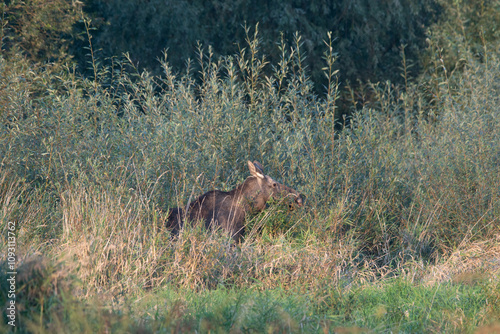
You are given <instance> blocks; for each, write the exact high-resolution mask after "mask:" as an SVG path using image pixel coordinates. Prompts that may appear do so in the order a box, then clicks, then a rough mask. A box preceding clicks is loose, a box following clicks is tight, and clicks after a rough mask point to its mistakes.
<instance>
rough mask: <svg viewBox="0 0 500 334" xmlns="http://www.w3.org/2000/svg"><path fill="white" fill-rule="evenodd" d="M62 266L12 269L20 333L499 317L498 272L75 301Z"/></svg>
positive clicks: (360, 325)
mask: <svg viewBox="0 0 500 334" xmlns="http://www.w3.org/2000/svg"><path fill="white" fill-rule="evenodd" d="M66 269H67V268H64V267H63V266H61V265H53V264H51V263H50V262H48V261H46V260H44V259H43V258H35V259H31V260H30V261H28V262H26V263H25V264H24V265H23V266H22V267H21V268H20V278H21V279H20V283H21V286H22V288H21V289H20V292H19V294H20V296H19V300H22V302H21V303H20V305H22V306H21V307H20V313H19V316H20V319H19V322H20V324H21V326H20V327H18V329H19V331H18V332H21V333H24V332H32V333H51V332H58V333H69V332H81V333H98V332H99V333H104V332H110V331H111V332H133V333H171V332H176V333H184V332H202V333H206V332H212V333H225V332H255V333H261V332H305V333H313V332H341V333H350V332H353V333H354V332H357V333H359V332H369V331H373V332H387V333H388V332H399V333H416V332H436V333H443V332H463V333H466V332H473V331H474V330H476V329H477V328H478V327H481V326H483V327H485V329H484V330H485V333H486V332H488V331H491V330H494V328H496V327H494V326H495V321H498V320H499V319H500V317H499V311H500V281H499V280H498V277H496V278H495V279H492V278H493V277H494V276H489V275H488V274H485V273H484V272H483V273H481V274H478V273H476V274H468V275H459V276H456V277H455V279H454V280H452V281H448V282H435V283H433V284H428V283H422V282H419V283H415V282H410V280H409V277H406V278H405V277H404V275H400V277H399V278H387V279H382V280H377V281H375V282H372V283H366V284H359V283H358V284H352V283H349V284H348V283H347V282H340V284H338V285H330V286H325V288H324V289H323V291H322V294H321V295H318V294H317V293H316V294H311V293H310V292H307V288H306V287H300V286H296V287H294V288H293V289H290V290H283V289H281V288H273V289H260V288H259V286H254V287H253V288H250V289H240V288H225V287H218V288H215V289H211V290H203V291H194V290H192V289H186V288H178V287H174V286H170V285H166V286H163V287H161V288H157V289H154V290H152V291H145V290H140V291H136V292H135V293H133V294H116V295H114V296H111V295H108V294H107V293H105V294H104V295H98V296H95V297H92V298H86V299H84V300H83V302H82V300H79V299H78V298H75V297H74V295H73V291H71V290H72V289H74V288H75V287H76V286H77V285H78V284H77V283H76V282H75V281H71V279H70V276H69V275H68V274H67V271H66ZM400 274H401V273H400ZM3 281H5V277H2V282H3ZM303 288H306V289H305V290H304V289H303ZM304 291H306V292H304ZM103 297H104V298H103ZM7 329H9V327H7V326H6V325H4V327H3V330H7Z"/></svg>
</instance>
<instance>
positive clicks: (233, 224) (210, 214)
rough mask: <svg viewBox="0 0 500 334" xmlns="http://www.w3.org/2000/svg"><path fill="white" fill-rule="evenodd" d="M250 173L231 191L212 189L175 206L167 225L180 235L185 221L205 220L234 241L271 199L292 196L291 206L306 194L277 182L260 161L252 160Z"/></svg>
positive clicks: (290, 198)
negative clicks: (246, 218) (249, 220)
mask: <svg viewBox="0 0 500 334" xmlns="http://www.w3.org/2000/svg"><path fill="white" fill-rule="evenodd" d="M247 163H248V169H249V170H250V176H249V177H248V178H247V179H246V180H245V181H244V182H243V183H242V184H240V185H238V186H236V188H234V189H233V190H231V191H228V192H226V191H220V190H212V191H209V192H207V193H205V194H203V195H201V196H200V197H198V199H196V200H195V201H194V202H192V203H188V204H187V206H186V209H183V208H173V209H170V211H169V213H168V218H167V222H166V224H165V226H166V228H167V229H169V230H171V231H172V233H173V234H177V233H178V232H179V230H180V228H182V226H183V225H184V223H185V221H186V220H187V221H191V222H197V221H202V222H204V224H205V227H206V228H207V229H209V228H214V227H221V228H222V229H224V230H225V231H227V232H228V233H229V234H230V235H231V236H232V237H233V239H234V240H236V241H239V240H241V237H242V236H243V235H244V232H245V225H244V221H245V217H246V216H247V215H254V214H256V213H258V212H260V211H262V210H264V209H265V208H266V203H267V201H268V200H269V199H270V198H271V197H273V198H275V199H280V200H285V199H289V205H290V206H291V207H292V205H293V204H295V205H297V206H298V207H301V206H302V205H303V204H304V200H305V196H304V195H302V194H299V193H298V192H297V191H296V190H294V189H292V188H289V187H287V186H285V185H283V184H280V183H278V182H276V181H275V180H274V179H273V178H272V177H270V176H269V175H266V174H264V168H263V167H262V165H261V164H260V163H259V162H257V161H254V162H251V161H248V162H247Z"/></svg>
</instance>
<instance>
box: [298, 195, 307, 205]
mask: <svg viewBox="0 0 500 334" xmlns="http://www.w3.org/2000/svg"><path fill="white" fill-rule="evenodd" d="M305 200H306V196H304V195H302V194H300V195H299V196H297V197H296V198H295V204H297V206H298V207H301V206H302V205H304V202H305Z"/></svg>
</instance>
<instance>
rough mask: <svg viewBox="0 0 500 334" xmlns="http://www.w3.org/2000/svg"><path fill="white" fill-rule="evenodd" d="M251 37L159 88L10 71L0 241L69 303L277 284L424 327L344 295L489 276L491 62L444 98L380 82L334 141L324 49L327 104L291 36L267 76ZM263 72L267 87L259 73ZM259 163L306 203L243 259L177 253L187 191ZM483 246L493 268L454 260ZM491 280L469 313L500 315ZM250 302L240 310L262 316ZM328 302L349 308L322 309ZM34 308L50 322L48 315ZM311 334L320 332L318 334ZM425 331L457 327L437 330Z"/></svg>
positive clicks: (120, 69) (124, 75) (204, 245)
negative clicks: (13, 230)
mask: <svg viewBox="0 0 500 334" xmlns="http://www.w3.org/2000/svg"><path fill="white" fill-rule="evenodd" d="M247 34H248V38H247V47H246V48H245V49H241V50H240V53H239V54H237V55H234V56H231V57H226V58H222V59H214V58H213V56H212V53H211V49H210V48H208V49H205V48H203V47H202V46H200V47H199V50H198V59H197V60H196V61H194V62H192V61H189V62H188V64H187V67H186V71H185V72H183V73H174V72H173V71H172V69H171V68H170V66H169V64H168V57H167V55H165V58H164V59H162V60H160V66H161V67H162V69H163V73H164V75H163V76H161V77H152V76H150V75H149V74H148V73H147V72H143V73H139V72H137V71H136V70H135V67H134V65H133V64H132V62H131V61H129V60H127V59H126V58H125V59H124V60H123V61H116V62H115V65H114V66H113V67H109V68H99V67H98V66H97V64H96V63H94V65H96V66H94V68H95V69H96V73H95V76H94V78H95V80H93V81H90V80H87V79H81V78H79V77H78V76H77V75H76V74H75V72H74V71H72V70H71V69H69V68H68V69H67V70H66V71H63V72H60V73H54V72H53V71H52V70H51V68H50V67H48V68H36V67H29V65H28V63H26V61H25V60H23V59H22V58H20V57H16V56H15V55H12V56H11V57H10V58H9V59H5V58H0V64H1V67H0V76H1V77H2V78H5V85H4V86H3V87H2V90H1V94H0V95H1V97H0V99H1V101H3V102H4V103H3V104H2V106H0V111H1V113H0V118H1V124H2V125H1V132H0V156H1V157H2V160H1V166H0V195H1V196H0V214H1V220H0V221H1V224H2V225H1V228H0V229H1V230H2V238H6V235H7V234H6V226H7V224H6V223H7V222H8V221H16V222H17V223H18V230H17V238H18V257H19V260H20V261H21V262H22V261H23V259H25V258H29V257H30V256H31V255H32V254H37V253H38V254H39V253H42V254H44V255H45V256H46V257H48V258H49V259H51V261H55V262H58V263H59V262H60V263H63V265H64V268H65V269H64V270H68V271H69V272H70V273H71V275H73V276H72V277H74V279H76V280H77V281H79V282H80V285H79V287H77V288H74V289H72V291H73V292H75V293H76V295H77V296H78V298H81V299H85V300H89V301H90V300H91V298H92V296H96V295H101V294H102V295H106V296H109V300H110V303H111V304H112V303H113V301H116V300H119V299H120V298H121V297H120V296H124V295H134V296H135V295H140V294H141V293H142V292H141V291H143V290H144V289H146V290H148V289H159V288H162V287H167V286H168V287H177V288H180V289H185V290H182V291H196V292H201V291H205V292H206V291H208V290H213V289H215V290H216V291H218V290H219V289H226V288H231V289H243V288H244V289H248V288H254V289H256V291H261V290H265V291H277V289H282V290H283V291H290V292H293V293H296V294H303V295H304V296H305V298H310V300H312V301H313V302H312V303H313V306H312V309H314V312H319V313H318V314H322V316H324V317H325V318H324V319H323V320H325V319H326V318H328V317H330V316H331V317H333V319H337V320H338V319H340V320H338V322H337V323H339V324H342V323H345V324H348V325H349V326H368V327H371V328H374V329H377V328H378V329H381V330H387V328H400V327H397V326H399V325H395V324H396V323H401V322H405V321H408V326H409V327H404V326H403V327H404V328H405V329H404V331H412V330H413V329H415V328H416V330H420V329H422V328H421V327H418V326H417V327H411V325H410V324H412V323H413V324H415V323H416V322H418V321H420V320H422V319H426V320H427V319H429V317H430V314H431V312H433V306H431V309H423V310H421V312H423V313H421V315H422V314H423V315H424V318H422V317H421V316H417V317H416V318H412V317H411V316H409V315H408V316H406V315H405V313H404V312H405V311H404V310H403V309H401V310H399V311H398V310H394V312H393V311H390V310H389V311H387V307H389V306H384V307H385V310H386V311H385V312H386V313H391V312H392V313H391V314H393V315H394V314H396V315H395V316H394V317H392V316H391V317H392V318H391V319H392V320H391V322H390V323H389V324H391V325H387V326H389V327H387V328H386V327H384V328H385V329H382V328H381V327H377V326H379V325H378V323H377V322H371V320H367V321H364V320H363V321H358V320H356V319H357V316H354V315H353V316H352V317H349V316H345V317H344V318H337V317H338V315H339V314H341V313H342V312H344V311H346V310H350V311H349V312H353V314H355V313H356V311H355V309H356V308H357V306H353V305H352V304H349V303H350V301H351V300H352V299H353V298H354V299H356V300H357V302H356V303H358V304H356V305H359V307H362V306H363V304H365V301H366V300H368V301H369V300H370V297H369V296H367V297H366V300H365V299H364V298H365V297H363V296H364V293H366V294H368V295H370V294H371V292H369V291H370V290H367V291H368V292H363V290H362V288H360V289H361V290H359V291H360V292H359V293H360V295H359V294H358V293H357V291H358V290H356V289H355V287H359V286H365V285H366V284H370V283H371V282H376V281H377V280H381V279H384V278H386V277H391V276H398V275H400V276H402V277H404V279H405V280H409V281H410V282H411V283H410V284H420V283H422V282H423V283H425V282H426V281H432V280H435V279H436V277H438V276H439V275H440V274H438V273H436V272H433V270H435V269H436V268H440V267H436V266H431V267H428V266H429V265H430V264H441V265H446V264H449V263H451V262H446V261H444V262H443V261H442V260H440V259H441V258H448V256H450V255H452V256H458V258H459V259H460V260H461V261H462V262H460V261H459V262H460V263H464V265H463V266H461V267H459V268H461V269H460V270H455V271H454V270H447V271H446V274H443V275H442V276H439V279H437V282H439V284H440V282H442V281H446V280H451V279H452V278H453V277H455V276H457V275H460V274H463V273H467V272H469V271H474V270H478V268H480V269H481V270H484V271H485V273H487V275H489V274H492V275H493V273H498V265H497V264H495V263H496V262H494V261H496V260H495V259H497V255H498V246H496V243H497V242H498V234H499V226H500V225H499V224H498V217H499V216H500V202H499V199H500V187H499V184H500V174H499V173H498V165H499V158H500V124H499V121H500V115H499V114H500V110H499V107H498V105H499V104H498V89H499V86H498V83H499V80H500V78H499V74H500V72H499V65H500V62H499V59H498V56H497V53H494V52H491V53H488V54H487V59H486V61H483V62H478V61H476V60H475V59H474V58H473V57H469V58H467V59H466V62H465V63H464V65H463V67H462V71H461V72H458V71H456V72H454V73H448V72H447V70H446V68H444V67H437V69H436V75H435V77H434V78H433V80H435V82H436V83H437V84H436V85H435V86H433V85H426V86H425V87H423V86H422V85H420V84H419V83H417V82H411V81H409V80H408V81H407V86H406V89H404V90H403V89H401V88H398V87H394V86H393V85H391V84H390V83H386V84H374V85H371V86H370V87H369V88H368V89H369V91H368V93H369V94H371V96H373V99H372V101H373V102H372V103H369V104H366V105H365V107H364V108H363V110H361V111H360V112H359V113H358V114H357V115H356V116H355V117H354V119H353V120H352V123H351V124H352V125H351V127H349V128H346V129H344V130H343V131H342V132H340V133H337V132H336V131H335V127H336V123H337V122H339V120H337V119H335V110H336V102H337V96H338V91H339V85H338V82H337V79H336V76H335V72H334V71H333V63H334V62H335V57H334V53H333V52H332V41H331V40H326V48H327V49H326V52H325V61H326V67H325V69H326V70H325V71H326V73H325V74H326V76H327V78H328V80H329V85H328V87H326V90H327V95H326V97H325V98H319V97H317V96H315V95H314V93H313V90H312V83H311V81H310V80H309V78H308V75H307V71H306V69H305V66H304V65H303V59H304V56H303V51H302V50H301V40H300V37H299V36H296V39H295V43H294V44H293V45H291V46H288V45H285V44H284V42H281V43H280V44H279V48H280V50H281V55H282V56H281V60H280V62H279V63H278V64H269V63H268V62H267V60H266V57H265V56H264V55H262V54H261V53H260V50H259V45H260V44H259V43H260V41H259V39H258V35H257V34H254V35H253V34H250V32H249V31H248V32H247ZM266 66H267V67H269V66H271V67H272V69H273V71H274V74H273V75H272V76H266V75H264V71H263V69H264V68H265V67H266ZM429 87H434V88H432V89H431V88H429ZM424 88H425V89H424ZM429 96H432V99H429ZM248 159H251V160H254V159H255V160H259V161H261V162H262V163H263V165H264V166H265V169H266V172H267V173H268V174H270V175H272V176H274V177H276V178H277V179H278V180H280V181H282V182H283V183H285V184H288V185H290V186H293V187H294V188H296V189H298V190H299V191H300V192H301V193H304V194H305V195H306V196H307V199H308V201H307V205H306V208H305V209H304V210H298V211H294V212H287V211H285V210H282V209H281V208H280V207H279V206H278V207H274V208H271V209H270V210H268V211H266V212H264V213H262V214H261V215H259V216H257V217H255V218H254V219H253V220H252V221H250V224H251V226H252V227H251V229H250V231H249V233H248V234H247V236H246V238H245V240H244V241H243V242H242V243H241V244H239V245H234V243H233V242H232V241H231V239H230V238H228V236H227V235H225V234H224V233H222V232H221V231H204V230H200V229H199V228H196V227H187V228H186V229H185V230H184V231H182V232H181V234H180V236H179V237H178V238H170V234H169V232H168V231H166V230H164V229H163V228H162V226H163V222H164V220H165V218H166V217H165V212H166V209H168V208H169V207H173V206H178V205H185V203H186V201H187V198H188V197H189V196H191V195H192V194H194V195H196V194H201V193H203V192H204V191H207V190H210V189H214V188H217V189H231V188H232V187H234V186H235V185H237V184H238V183H240V182H242V181H243V180H244V179H245V177H246V176H247V174H248V172H247V170H246V167H245V166H246V163H245V161H246V160H248ZM3 244H5V243H3ZM472 245H480V247H479V246H478V247H479V249H480V252H479V253H480V254H481V256H484V257H485V261H486V262H487V261H493V262H492V264H491V265H487V263H486V264H485V263H480V264H474V265H473V264H471V265H467V263H471V262H467V260H468V259H469V258H467V257H463V255H460V254H462V253H460V252H466V251H467V249H469V248H470V247H471V246H472ZM2 247H4V248H5V246H2ZM4 248H2V249H4ZM2 254H5V252H2ZM453 254H455V255H453ZM457 254H459V255H457ZM440 261H441V262H440ZM450 261H451V260H450ZM428 268H431V269H428ZM440 270H441V271H440V272H441V273H443V272H445V269H443V268H441V269H440ZM405 284H406V283H405ZM488 284H489V285H486V286H487V288H485V289H483V290H481V292H480V296H479V297H478V301H477V303H478V304H477V305H480V306H477V305H476V304H475V306H474V307H476V306H477V308H474V310H475V311H474V312H483V311H484V312H486V311H485V310H488V312H491V314H493V315H492V317H490V318H489V319H498V314H497V313H495V312H497V311H498V305H499V304H498V303H499V299H498V293H497V292H495V291H496V290H495V289H497V288H498V280H497V279H492V280H491V282H489V283H488ZM387 289H389V290H390V289H391V288H390V287H389V288H387ZM402 289H403V290H404V289H407V288H406V287H404V288H402ZM396 290H397V291H402V290H401V289H400V288H396ZM424 290H425V289H424ZM51 291H52V290H51ZM415 291H416V292H415V293H417V294H418V293H420V292H419V291H421V290H418V289H417V290H415ZM425 291H427V290H425ZM471 291H472V292H473V291H475V290H474V289H473V288H472V290H471ZM472 292H471V293H472ZM207 293H208V292H207ZM344 293H346V294H347V297H346V295H344ZM425 293H427V292H425ZM390 294H391V293H390V292H387V291H386V292H384V293H382V297H380V299H383V298H386V297H388V296H389V295H390ZM422 294H424V292H422ZM426 296H427V295H426ZM434 296H436V294H435V295H434ZM484 296H489V297H484ZM253 298H257V299H253ZM258 298H261V297H259V296H257V297H255V296H252V297H249V300H254V301H249V302H248V304H245V305H246V306H244V307H248V308H251V307H253V306H251V305H253V304H252V303H255V305H259V303H260V302H259V301H258ZM290 298H292V297H290ZM339 298H340V299H339ZM357 298H358V299H357ZM377 298H378V297H377ZM419 298H420V297H419ZM484 298H489V299H488V303H489V304H487V305H486V304H485V303H484ZM292 299H293V298H292ZM422 299H427V297H422ZM339 300H340V301H339ZM265 301H266V302H267V301H268V299H265ZM40 303H41V305H45V304H44V302H43V301H41V302H40ZM293 303H295V301H294V302H293ZM338 303H340V304H338ZM343 303H345V304H343ZM370 303H371V302H369V303H368V304H369V305H372V306H373V307H372V306H370V310H371V308H374V309H377V307H378V306H376V305H375V304H377V303H378V302H373V303H372V304H370ZM384 303H385V304H384V305H386V304H388V302H384ZM405 303H406V302H405ZM173 305H174V306H169V307H174V308H175V307H176V306H175V305H177V304H173ZM436 305H438V306H436V307H437V308H436V310H439V309H440V307H443V308H448V307H452V306H446V305H445V303H437V304H436ZM331 307H338V313H334V314H333V315H332V314H331V313H328V312H326V311H325V309H324V308H326V309H328V308H331ZM460 307H462V306H460ZM463 307H466V306H463ZM44 310H45V311H44ZM76 310H77V311H75V312H77V313H78V312H84V311H83V310H80V309H78V308H77V309H76ZM364 310H365V311H366V312H372V311H368V310H367V309H366V308H365V309H364ZM37 312H39V313H40V317H41V318H42V319H43V317H44V316H46V314H45V313H44V312H49V311H47V309H46V308H45V309H44V308H43V306H42V308H41V309H37ZM168 312H173V314H177V313H176V312H177V311H176V310H171V311H168ZM221 312H225V311H221ZM249 312H250V311H249ZM273 312H278V313H276V314H275V315H274V316H272V317H271V318H272V319H275V320H276V319H278V318H280V317H281V315H283V314H288V315H289V316H290V317H291V318H294V319H295V320H293V321H292V320H290V322H289V323H287V324H288V325H286V326H291V327H283V326H285V323H278V325H277V326H278V327H277V328H283V329H284V330H286V331H295V330H298V328H300V326H301V321H298V320H297V319H298V318H299V315H298V314H299V313H300V312H298V311H297V312H296V311H294V310H288V311H286V312H285V311H283V312H284V313H280V312H281V311H279V309H274V310H273ZM294 312H296V313H294ZM377 312H378V311H377ZM377 312H375V313H377ZM380 312H381V313H380V314H382V313H383V312H382V311H380ZM398 312H399V313H398ZM401 312H403V313H401ZM419 312H420V311H419ZM182 314H184V315H186V316H188V313H182ZM249 314H250V313H249ZM335 314H337V315H335ZM370 314H371V313H370ZM384 314H385V313H384ZM402 314H403V315H402ZM453 314H455V313H453ZM326 315H328V316H326ZM455 315H456V314H455ZM455 315H453V317H455ZM32 316H33V315H30V316H28V317H32ZM211 316H212V315H210V317H211ZM213 316H214V317H216V315H213ZM249 316H250V315H249ZM460 316H463V319H468V320H467V321H471V322H470V323H468V324H466V325H464V327H463V328H469V329H470V328H473V327H474V326H477V325H480V324H486V323H487V320H488V318H487V317H481V318H478V319H479V320H471V319H472V318H473V316H472V315H470V314H469V313H467V312H466V311H464V312H463V314H462V313H461V315H460ZM189 317H191V316H190V315H189ZM251 317H253V315H252V316H251ZM255 317H258V313H256V315H255ZM273 317H274V318H273ZM304 317H306V318H307V315H304ZM181 318H182V317H181ZM291 318H290V319H291ZM368 318H369V317H368ZM368 318H366V319H368ZM30 319H32V320H33V319H34V318H30ZM182 319H184V320H182V321H187V320H186V319H188V318H182ZM189 319H191V320H193V319H194V318H189ZM195 319H198V320H199V318H196V317H195ZM245 319H247V318H245ZM380 319H382V318H380ZM101 320H102V319H101ZM101 320H99V321H101ZM108 320H109V319H108ZM108 320H102V321H108ZM198 320H196V321H198ZM233 320H234V319H233ZM275 320H272V321H275ZM316 320H317V321H316V322H315V326H316V325H317V326H320V325H319V324H320V323H322V324H326V323H327V322H324V321H323V320H321V319H319V320H318V319H316ZM320 320H321V321H323V322H321V321H320ZM330 320H331V319H330ZM330 320H329V321H330ZM337 320H336V321H337ZM33 321H34V320H33ZM53 321H61V319H59V320H53ZM109 321H111V322H112V320H109ZM109 321H108V323H109ZM165 321H167V320H165ZM193 321H194V320H193ZM200 321H201V320H200ZM217 321H219V320H217ZM242 321H243V320H242ZM244 321H247V320H244ZM270 321H271V320H270ZM276 321H277V320H276ZM325 321H326V320H325ZM250 323H252V324H255V321H250ZM328 323H329V322H328ZM426 324H428V325H429V326H431V325H430V323H428V322H426ZM97 326H99V325H97ZM169 326H170V325H169ZM183 326H184V325H183ZM193 326H194V325H193ZM200 326H201V325H200ZM207 326H208V325H207ZM248 326H250V327H249V328H251V326H253V325H248ZM280 326H282V327H280ZM297 326H299V327H297ZM325 326H326V325H325ZM432 326H436V327H435V328H436V330H438V329H443V330H450V328H451V330H456V329H457V328H462V327H460V326H459V325H457V327H448V325H447V324H446V320H443V322H442V323H434V324H432ZM42 327H43V325H42ZM167 327H168V326H167ZM181 327H182V326H181ZM403 327H401V328H403ZM168 328H171V327H168ZM182 328H183V327H182ZM189 328H191V327H189ZM192 328H199V327H196V326H195V327H192ZM207 328H208V327H207ZM221 328H222V327H221ZM225 328H226V329H227V327H225ZM287 328H288V329H287ZM311 328H312V327H311ZM315 328H316V330H318V328H320V327H315ZM412 328H413V329H412ZM255 330H260V329H255ZM309 330H312V329H309Z"/></svg>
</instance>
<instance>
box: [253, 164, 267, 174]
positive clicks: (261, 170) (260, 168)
mask: <svg viewBox="0 0 500 334" xmlns="http://www.w3.org/2000/svg"><path fill="white" fill-rule="evenodd" d="M253 164H254V165H255V167H257V171H259V173H261V174H262V175H264V174H265V173H264V167H263V166H262V165H261V163H260V162H258V161H254V162H253Z"/></svg>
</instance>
